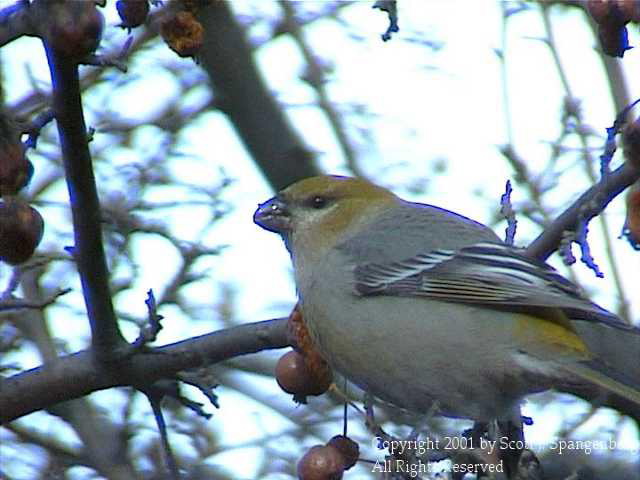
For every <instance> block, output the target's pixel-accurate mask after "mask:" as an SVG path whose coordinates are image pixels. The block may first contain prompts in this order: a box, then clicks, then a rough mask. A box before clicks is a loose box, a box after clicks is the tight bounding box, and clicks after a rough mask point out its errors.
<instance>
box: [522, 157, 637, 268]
mask: <svg viewBox="0 0 640 480" xmlns="http://www.w3.org/2000/svg"><path fill="white" fill-rule="evenodd" d="M639 178H640V168H636V167H633V166H632V165H630V164H629V163H628V162H627V163H625V164H623V165H622V166H620V167H618V168H617V169H616V170H614V171H613V172H611V173H610V174H609V175H606V176H605V177H604V178H603V179H602V180H601V181H600V182H598V183H597V184H595V185H594V186H593V187H591V188H590V189H589V190H587V191H586V192H585V193H583V194H582V195H580V197H579V198H578V199H577V200H576V201H575V202H574V203H573V204H572V205H571V206H570V207H569V208H568V209H567V210H566V211H565V212H564V213H562V215H560V216H559V217H558V218H556V219H555V220H554V221H553V222H552V223H551V225H549V226H548V227H547V228H546V229H545V230H544V231H543V232H542V233H541V234H540V235H538V237H537V238H536V239H535V240H534V241H533V242H531V244H530V245H529V246H528V247H527V249H526V253H527V254H528V255H530V256H532V257H535V258H539V259H541V260H546V259H547V258H548V257H549V256H550V255H551V254H552V253H553V252H554V251H556V250H557V249H558V246H559V245H560V241H561V240H562V235H563V233H564V232H565V231H568V230H569V231H573V230H575V229H576V228H577V226H578V223H579V222H580V221H583V220H584V221H586V222H588V221H589V220H591V219H592V218H593V217H595V216H596V215H598V214H599V213H601V212H602V211H603V210H604V209H605V207H606V206H607V205H608V204H609V202H611V200H613V199H614V198H615V197H616V196H617V195H619V194H620V193H622V192H623V191H624V190H625V189H626V188H627V187H628V186H630V185H631V184H633V183H634V182H635V181H636V180H638V179H639Z"/></svg>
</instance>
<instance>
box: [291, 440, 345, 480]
mask: <svg viewBox="0 0 640 480" xmlns="http://www.w3.org/2000/svg"><path fill="white" fill-rule="evenodd" d="M343 473H344V458H343V457H342V454H341V453H340V452H339V451H338V450H337V449H336V448H334V447H332V446H330V445H316V446H314V447H311V448H310V449H309V450H308V451H307V453H305V454H304V455H303V457H302V458H301V459H300V461H299V462H298V478H299V479H300V480H339V479H341V478H342V474H343Z"/></svg>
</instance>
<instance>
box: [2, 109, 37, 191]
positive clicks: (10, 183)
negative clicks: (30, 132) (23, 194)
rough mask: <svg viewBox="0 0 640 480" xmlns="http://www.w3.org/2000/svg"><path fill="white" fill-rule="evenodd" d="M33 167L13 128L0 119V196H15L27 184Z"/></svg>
mask: <svg viewBox="0 0 640 480" xmlns="http://www.w3.org/2000/svg"><path fill="white" fill-rule="evenodd" d="M32 175H33V165H32V164H31V162H30V161H29V160H28V159H27V157H26V156H25V154H24V148H23V147H22V143H21V142H20V137H19V135H18V132H17V130H16V129H15V128H14V126H13V125H12V124H11V123H10V122H9V121H8V120H7V119H5V118H2V117H0V196H5V195H15V194H16V193H18V191H19V190H21V189H22V188H23V187H25V186H26V185H27V183H29V180H31V176H32Z"/></svg>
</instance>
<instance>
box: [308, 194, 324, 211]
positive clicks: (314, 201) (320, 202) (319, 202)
mask: <svg viewBox="0 0 640 480" xmlns="http://www.w3.org/2000/svg"><path fill="white" fill-rule="evenodd" d="M309 204H310V206H311V207H312V208H316V209H318V210H319V209H321V208H324V207H326V205H327V199H326V198H325V197H321V196H319V195H316V196H315V197H312V198H311V201H310V202H309Z"/></svg>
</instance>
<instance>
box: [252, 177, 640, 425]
mask: <svg viewBox="0 0 640 480" xmlns="http://www.w3.org/2000/svg"><path fill="white" fill-rule="evenodd" d="M254 222H255V223H256V224H257V225H258V226H260V227H262V228H264V229H266V230H268V231H270V232H274V233H277V234H279V235H280V236H281V237H282V239H283V240H284V244H285V246H286V248H287V250H288V251H289V253H290V256H291V260H292V264H293V271H294V278H295V284H296V289H297V292H298V297H299V308H300V311H301V313H302V317H303V319H304V322H305V325H306V326H307V328H308V330H309V333H310V335H311V338H312V339H313V343H314V346H315V347H316V348H317V349H318V350H319V352H320V353H321V354H322V356H323V357H324V358H325V359H326V361H327V362H328V363H329V365H330V366H331V367H332V368H333V369H334V370H336V371H337V372H338V373H340V374H341V375H343V376H344V377H346V378H347V379H348V380H349V381H351V382H353V383H354V384H356V385H358V386H359V387H360V388H362V389H363V390H364V391H365V392H367V393H368V394H370V395H373V396H374V397H375V398H378V399H380V400H382V401H383V402H385V403H390V404H392V405H394V406H397V407H400V408H401V409H404V410H408V411H410V412H415V413H417V414H427V413H429V412H434V409H435V412H436V413H437V414H440V415H443V416H446V417H452V418H464V419H471V420H474V421H477V422H490V421H493V420H496V419H507V420H508V419H510V418H512V416H513V415H514V413H513V412H519V406H520V404H521V403H522V401H523V400H524V398H526V396H527V395H530V394H533V393H537V392H542V391H545V390H548V389H556V390H560V391H568V392H572V393H577V394H579V395H583V396H585V398H588V399H590V400H592V401H598V402H601V403H607V402H608V401H610V402H613V403H614V404H618V405H623V406H625V408H627V409H628V410H629V411H634V412H640V367H639V366H638V364H640V330H639V329H638V328H635V327H633V326H631V325H630V324H628V323H626V322H623V321H622V320H621V319H619V318H618V317H617V316H616V315H615V314H613V313H611V312H609V311H607V310H605V309H604V308H602V307H600V306H598V305H597V304H595V303H593V302H592V301H590V300H589V299H588V298H587V297H586V296H585V295H584V294H583V292H582V291H581V289H580V288H579V287H578V286H576V285H575V284H573V283H572V282H570V281H569V280H567V279H566V278H564V277H563V276H562V275H561V274H560V273H559V272H558V271H556V270H555V269H554V268H553V267H551V266H550V265H548V264H547V263H545V262H543V261H541V260H538V259H535V258H531V257H529V256H527V255H525V253H524V250H523V249H521V248H517V247H515V246H513V245H510V244H507V243H505V242H504V241H502V240H501V239H500V237H498V236H497V235H496V234H495V233H494V232H493V231H492V230H491V229H490V228H489V227H487V226H485V225H483V224H481V223H479V222H476V221H474V220H472V219H470V218H467V217H465V216H463V215H460V214H458V213H454V212H452V211H449V210H447V209H444V208H441V207H437V206H433V205H428V204H423V203H416V202H410V201H407V200H403V199H401V198H400V197H398V196H397V195H395V194H394V193H393V192H391V191H390V190H388V189H386V188H384V187H381V186H378V185H376V184H374V183H372V182H370V181H368V180H365V179H362V178H353V177H343V176H337V175H321V176H316V177H310V178H306V179H303V180H300V181H298V182H296V183H294V184H292V185H290V186H288V187H286V188H284V189H283V190H281V191H280V192H278V193H277V194H276V195H275V196H274V197H273V198H271V199H269V200H267V201H266V202H264V203H261V204H259V206H258V208H257V210H256V212H255V214H254ZM616 402H617V403H616Z"/></svg>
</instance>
